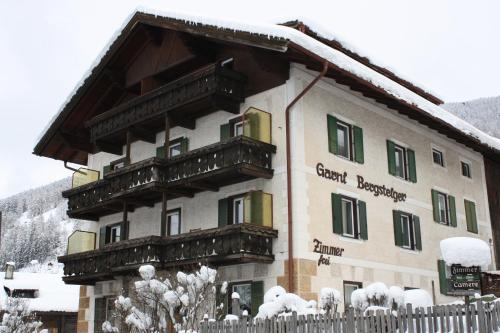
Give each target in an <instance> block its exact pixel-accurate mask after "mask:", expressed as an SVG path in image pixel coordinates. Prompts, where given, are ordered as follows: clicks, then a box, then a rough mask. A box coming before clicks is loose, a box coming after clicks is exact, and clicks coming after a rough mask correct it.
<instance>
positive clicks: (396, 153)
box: [387, 140, 417, 183]
mask: <svg viewBox="0 0 500 333" xmlns="http://www.w3.org/2000/svg"><path fill="white" fill-rule="evenodd" d="M387 160H388V164H389V173H390V174H391V175H393V176H396V177H399V178H402V179H405V180H409V181H411V182H413V183H416V182H417V168H416V161H415V152H414V151H413V150H411V149H409V148H405V147H403V146H401V145H397V144H395V143H394V142H392V141H390V140H387Z"/></svg>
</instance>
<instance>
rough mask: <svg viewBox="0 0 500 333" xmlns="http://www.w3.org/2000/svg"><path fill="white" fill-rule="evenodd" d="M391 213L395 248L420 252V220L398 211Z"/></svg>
mask: <svg viewBox="0 0 500 333" xmlns="http://www.w3.org/2000/svg"><path fill="white" fill-rule="evenodd" d="M392 213H393V222H394V240H395V244H396V246H399V247H402V248H404V249H408V250H419V251H420V250H422V239H421V235H420V218H419V217H418V216H416V215H413V214H409V213H405V212H401V211H398V210H394V211H393V212H392Z"/></svg>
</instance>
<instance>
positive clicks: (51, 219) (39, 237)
mask: <svg viewBox="0 0 500 333" xmlns="http://www.w3.org/2000/svg"><path fill="white" fill-rule="evenodd" d="M70 183H71V179H69V178H66V179H62V180H60V181H57V182H54V183H51V184H48V185H45V186H42V187H38V188H35V189H32V190H28V191H25V192H21V193H19V194H16V195H13V196H11V197H8V198H5V199H1V200H0V211H1V212H2V225H1V226H2V228H1V229H2V230H1V236H2V238H1V246H0V267H4V264H5V262H6V261H14V262H15V263H16V266H17V268H22V267H25V266H26V265H27V264H29V263H30V261H32V260H38V261H39V262H40V263H44V262H47V261H49V260H55V258H56V257H57V256H58V255H61V254H64V252H65V251H66V242H67V237H68V236H69V235H70V234H71V233H72V232H73V231H74V230H76V229H77V228H78V229H85V227H86V223H88V222H85V221H79V220H74V219H69V218H68V217H67V215H66V209H67V201H66V199H64V198H63V197H62V196H61V191H63V190H65V189H68V188H70Z"/></svg>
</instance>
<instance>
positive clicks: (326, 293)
mask: <svg viewBox="0 0 500 333" xmlns="http://www.w3.org/2000/svg"><path fill="white" fill-rule="evenodd" d="M319 300H320V307H321V308H322V309H323V310H324V311H326V312H327V313H328V312H330V311H333V312H337V306H338V305H339V304H340V303H342V299H341V298H340V292H339V291H338V290H337V289H334V288H322V289H321V291H320V299H319Z"/></svg>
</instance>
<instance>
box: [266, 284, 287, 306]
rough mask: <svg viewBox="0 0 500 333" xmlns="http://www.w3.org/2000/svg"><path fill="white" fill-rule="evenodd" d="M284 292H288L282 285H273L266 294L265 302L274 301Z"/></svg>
mask: <svg viewBox="0 0 500 333" xmlns="http://www.w3.org/2000/svg"><path fill="white" fill-rule="evenodd" d="M284 294H286V290H285V288H283V287H282V286H274V287H271V288H270V289H269V290H268V291H266V293H265V294H264V303H269V302H274V300H275V299H277V298H278V297H280V296H281V295H284Z"/></svg>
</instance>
